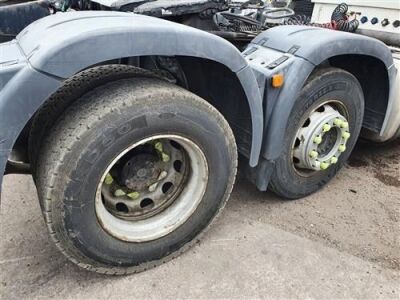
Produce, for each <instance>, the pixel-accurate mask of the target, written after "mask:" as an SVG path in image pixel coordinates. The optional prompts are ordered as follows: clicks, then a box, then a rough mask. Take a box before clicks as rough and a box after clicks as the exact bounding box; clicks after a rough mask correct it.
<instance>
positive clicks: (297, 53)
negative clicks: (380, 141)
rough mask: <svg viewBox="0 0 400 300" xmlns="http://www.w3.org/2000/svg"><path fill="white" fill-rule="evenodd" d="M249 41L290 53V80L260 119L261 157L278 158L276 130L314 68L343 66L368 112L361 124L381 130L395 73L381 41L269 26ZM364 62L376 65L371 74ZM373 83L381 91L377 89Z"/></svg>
mask: <svg viewBox="0 0 400 300" xmlns="http://www.w3.org/2000/svg"><path fill="white" fill-rule="evenodd" d="M252 43H253V44H256V45H260V46H263V47H267V48H270V49H273V50H275V51H280V52H282V54H286V55H293V56H294V57H295V58H296V60H295V61H294V63H293V64H292V65H291V66H290V68H288V70H287V73H286V74H285V77H286V79H290V80H292V81H291V84H290V87H289V88H286V89H285V87H283V90H282V92H281V93H280V94H279V97H278V99H277V100H276V102H275V103H276V104H275V106H274V108H273V114H272V116H271V118H270V119H269V120H266V122H267V124H266V125H267V126H266V127H267V133H266V134H267V135H266V139H265V140H264V142H263V151H262V154H263V156H264V157H265V158H266V159H268V160H274V159H276V158H277V157H279V155H280V153H281V148H282V143H283V134H280V135H279V134H277V132H283V131H284V130H285V128H286V126H285V124H286V122H287V120H288V117H289V114H290V110H291V108H292V107H293V104H294V102H295V100H296V95H297V94H298V93H299V91H300V90H301V89H302V87H303V86H304V84H305V83H306V81H307V79H308V78H309V77H310V75H311V74H312V72H313V71H314V70H315V69H318V68H321V67H324V66H333V67H338V68H341V69H344V70H346V71H348V72H349V73H351V74H353V75H354V76H355V77H356V78H357V79H358V80H359V81H360V84H361V85H362V87H363V91H364V93H365V95H366V104H367V106H366V108H367V110H369V111H370V114H366V116H365V119H364V126H366V127H367V128H373V129H374V131H375V132H378V133H379V134H382V132H383V131H384V129H385V126H386V123H387V119H388V116H389V113H388V112H389V111H390V107H391V105H392V104H393V102H394V99H393V98H394V92H393V90H394V85H395V77H396V72H397V70H396V68H395V67H394V63H393V57H392V54H391V51H390V49H389V48H388V47H387V46H386V45H385V44H384V43H382V42H380V41H378V40H376V39H373V38H369V37H366V36H362V35H359V34H351V33H347V32H339V31H333V30H327V29H323V28H316V27H306V26H280V27H275V28H272V29H270V30H268V31H266V32H264V33H262V34H260V35H258V36H257V37H256V38H255V39H254V40H253V41H252ZM352 59H354V60H355V63H354V62H353V60H352ZM368 67H369V68H372V69H373V70H377V71H376V73H374V74H371V70H369V69H368ZM286 81H288V80H286ZM377 87H378V88H379V89H380V88H382V91H377V89H378V88H377ZM288 99H290V100H288ZM377 107H378V108H379V109H378V111H376V108H377Z"/></svg>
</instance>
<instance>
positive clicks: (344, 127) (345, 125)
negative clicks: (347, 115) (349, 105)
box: [340, 122, 349, 129]
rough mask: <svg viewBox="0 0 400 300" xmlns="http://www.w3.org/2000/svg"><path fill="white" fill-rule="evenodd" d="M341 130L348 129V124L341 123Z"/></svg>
mask: <svg viewBox="0 0 400 300" xmlns="http://www.w3.org/2000/svg"><path fill="white" fill-rule="evenodd" d="M340 127H342V128H343V129H347V128H349V123H348V122H343V123H342V125H340Z"/></svg>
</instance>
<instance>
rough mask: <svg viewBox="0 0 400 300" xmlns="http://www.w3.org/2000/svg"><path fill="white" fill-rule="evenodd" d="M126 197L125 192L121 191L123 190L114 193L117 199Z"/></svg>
mask: <svg viewBox="0 0 400 300" xmlns="http://www.w3.org/2000/svg"><path fill="white" fill-rule="evenodd" d="M125 195H126V193H125V192H124V191H123V190H121V189H118V190H116V191H115V192H114V196H115V197H122V196H125Z"/></svg>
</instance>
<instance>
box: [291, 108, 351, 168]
mask: <svg viewBox="0 0 400 300" xmlns="http://www.w3.org/2000/svg"><path fill="white" fill-rule="evenodd" d="M349 137H350V133H349V123H348V121H347V119H346V118H345V117H344V116H343V115H342V114H340V113H339V112H338V111H337V110H336V109H334V108H333V107H332V106H331V105H329V104H324V105H321V106H319V107H318V108H317V109H315V110H314V111H313V112H312V113H311V114H310V115H309V117H308V119H307V120H306V121H305V123H304V124H303V125H302V127H301V128H300V129H299V130H298V131H297V134H296V138H295V141H294V143H293V161H294V165H295V167H296V168H300V169H309V170H314V171H320V170H325V169H327V168H329V167H330V166H331V165H332V164H336V163H337V161H338V159H339V157H340V155H341V154H342V153H343V152H344V151H346V143H347V140H348V139H349Z"/></svg>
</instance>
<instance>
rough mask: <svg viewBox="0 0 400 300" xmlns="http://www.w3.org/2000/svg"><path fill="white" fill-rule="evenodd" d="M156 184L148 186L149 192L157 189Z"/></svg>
mask: <svg viewBox="0 0 400 300" xmlns="http://www.w3.org/2000/svg"><path fill="white" fill-rule="evenodd" d="M157 184H158V182H156V183H153V184H152V185H150V186H149V192H154V191H155V190H156V188H157Z"/></svg>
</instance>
